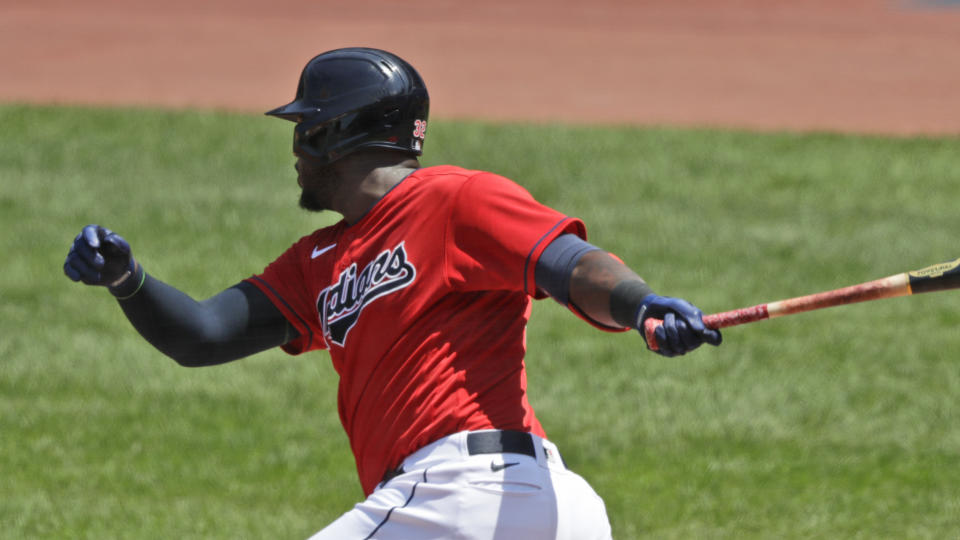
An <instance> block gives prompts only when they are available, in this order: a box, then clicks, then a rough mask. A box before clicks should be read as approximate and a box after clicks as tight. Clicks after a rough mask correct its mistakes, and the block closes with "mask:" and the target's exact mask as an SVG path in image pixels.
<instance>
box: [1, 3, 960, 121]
mask: <svg viewBox="0 0 960 540" xmlns="http://www.w3.org/2000/svg"><path fill="white" fill-rule="evenodd" d="M478 4H479V3H467V2H449V1H446V0H418V1H417V2H398V1H394V0H364V1H355V2H342V3H341V2H313V1H308V0H276V1H273V2H269V3H267V2H260V1H255V0H229V1H228V0H210V1H204V2H197V1H187V0H168V1H164V2H147V1H145V0H133V1H121V0H88V1H85V2H73V1H67V0H37V1H34V2H20V1H19V0H0V13H2V17H0V73H2V75H0V100H2V101H8V102H9V101H17V102H30V103H38V102H39V103H50V102H54V103H70V104H120V105H141V104H146V105H160V106H165V107H175V108H184V107H215V108H225V109H229V110H243V111H263V110H266V109H268V108H270V107H273V106H275V105H278V104H280V103H282V102H284V101H286V100H288V99H289V98H290V97H291V96H292V94H293V92H294V89H295V85H296V81H297V75H298V73H299V71H300V69H301V68H302V66H303V64H304V63H306V61H307V60H308V59H309V58H310V57H311V56H313V55H314V54H316V53H318V52H322V51H324V50H327V49H331V48H337V47H342V46H352V45H365V46H374V47H381V48H385V49H390V50H393V51H395V52H397V53H398V54H400V55H401V56H404V57H405V58H407V59H409V60H410V61H411V62H412V63H413V64H414V65H415V66H417V68H418V69H419V70H420V71H421V72H422V74H423V75H424V77H425V78H426V80H427V81H428V84H429V87H430V89H431V97H432V112H433V115H434V118H437V117H447V118H451V117H456V118H482V119H492V120H506V121H527V120H532V121H568V122H589V123H631V124H667V125H689V126H728V127H742V128H750V129H760V130H769V129H790V130H832V131H833V130H835V131H847V132H863V133H890V134H917V133H924V134H958V133H960V2H955V1H947V0H939V1H937V0H928V1H926V2H923V1H920V0H915V1H913V2H908V1H906V0H903V1H883V0H834V1H827V0H813V1H807V2H769V1H765V0H738V1H730V2H712V1H709V0H690V1H680V2H677V1H669V0H653V1H644V2H633V1H628V0H593V1H591V2H555V1H548V0H526V1H523V2H516V1H513V0H486V1H485V2H483V3H482V6H481V7H477V5H478Z"/></svg>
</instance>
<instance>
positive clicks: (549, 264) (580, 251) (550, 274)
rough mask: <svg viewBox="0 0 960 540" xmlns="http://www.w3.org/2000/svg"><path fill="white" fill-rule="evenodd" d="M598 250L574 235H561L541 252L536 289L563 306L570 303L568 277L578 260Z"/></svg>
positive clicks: (538, 261)
mask: <svg viewBox="0 0 960 540" xmlns="http://www.w3.org/2000/svg"><path fill="white" fill-rule="evenodd" d="M599 249H600V248H598V247H596V246H594V245H593V244H590V243H589V242H586V241H585V240H582V239H581V238H580V237H579V236H577V235H575V234H562V235H560V236H558V237H557V238H556V239H555V240H554V241H553V242H550V244H549V245H548V246H547V248H546V249H544V250H543V254H541V255H540V258H539V259H538V260H537V269H536V274H535V275H536V282H537V288H539V289H542V290H544V291H546V293H547V294H549V295H550V297H551V298H553V299H554V300H556V301H557V302H559V303H560V304H561V305H563V306H568V304H569V303H570V277H571V275H573V269H574V268H575V267H576V266H577V263H578V262H579V261H580V258H581V257H583V256H584V255H585V254H587V253H589V252H591V251H598V250H599Z"/></svg>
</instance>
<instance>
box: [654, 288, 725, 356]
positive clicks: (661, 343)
mask: <svg viewBox="0 0 960 540" xmlns="http://www.w3.org/2000/svg"><path fill="white" fill-rule="evenodd" d="M650 317H656V318H658V319H663V324H661V325H660V326H657V329H656V331H655V332H654V336H655V337H656V340H657V347H658V348H657V350H656V352H657V353H658V354H662V355H663V356H679V355H683V354H686V353H688V352H690V351H692V350H694V349H696V348H697V347H699V346H700V345H703V344H704V343H709V344H710V345H719V344H720V342H721V341H722V340H723V336H722V335H720V331H719V330H714V329H712V328H707V327H706V326H704V324H703V312H701V311H700V310H699V309H698V308H697V307H696V306H694V305H693V304H691V303H690V302H687V301H686V300H683V299H680V298H670V297H667V296H657V295H655V294H650V295H647V296H645V297H644V298H643V300H642V301H641V303H640V309H639V310H638V311H637V329H638V330H639V331H640V333H641V334H643V332H644V325H643V323H644V322H645V321H646V320H647V319H648V318H650ZM648 348H649V347H648Z"/></svg>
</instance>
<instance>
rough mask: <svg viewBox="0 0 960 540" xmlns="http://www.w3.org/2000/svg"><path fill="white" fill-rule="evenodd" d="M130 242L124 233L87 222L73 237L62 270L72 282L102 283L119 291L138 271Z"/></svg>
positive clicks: (112, 290)
mask: <svg viewBox="0 0 960 540" xmlns="http://www.w3.org/2000/svg"><path fill="white" fill-rule="evenodd" d="M138 270H139V268H138V266H137V262H136V261H135V260H134V258H133V255H132V254H131V252H130V244H128V243H127V241H126V240H124V239H123V237H122V236H120V235H118V234H117V233H115V232H113V231H111V230H110V229H106V228H103V227H101V226H99V225H87V226H86V227H84V228H83V230H82V231H80V234H78V235H77V237H76V238H74V240H73V245H72V246H71V247H70V252H69V253H67V259H66V261H65V262H64V263H63V272H64V273H65V274H66V275H67V277H68V278H70V279H72V280H73V281H80V282H83V283H85V284H87V285H100V286H103V287H107V288H109V289H110V292H112V293H114V294H116V293H117V292H118V291H122V290H124V289H126V288H127V287H124V285H127V284H128V281H129V280H130V279H131V277H133V276H135V275H137V274H138Z"/></svg>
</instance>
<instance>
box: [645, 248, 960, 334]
mask: <svg viewBox="0 0 960 540" xmlns="http://www.w3.org/2000/svg"><path fill="white" fill-rule="evenodd" d="M957 288H960V259H956V260H954V261H951V262H946V263H942V264H935V265H933V266H928V267H926V268H921V269H920V270H914V271H912V272H904V273H902V274H896V275H893V276H890V277H885V278H883V279H877V280H873V281H867V282H865V283H860V284H858V285H851V286H849V287H843V288H840V289H833V290H831V291H825V292H821V293H816V294H810V295H807V296H798V297H796V298H788V299H786V300H779V301H777V302H770V303H767V304H759V305H756V306H751V307H746V308H741V309H734V310H731V311H724V312H721V313H714V314H712V315H705V316H704V317H703V324H705V325H706V326H707V327H708V328H714V329H719V328H726V327H728V326H737V325H741V324H747V323H752V322H756V321H762V320H764V319H772V318H775V317H783V316H784V315H793V314H794V313H803V312H804V311H812V310H815V309H823V308H828V307H833V306H841V305H844V304H855V303H857V302H866V301H868V300H879V299H881V298H895V297H898V296H908V295H911V294H920V293H927V292H934V291H945V290H948V289H957ZM661 324H663V321H662V320H660V319H654V318H652V317H651V318H649V319H647V320H646V321H644V328H643V330H644V331H643V335H644V339H646V341H647V346H648V347H650V349H651V350H654V351H655V350H657V348H658V347H657V340H656V337H655V336H654V332H655V331H656V329H657V327H658V326H660V325H661Z"/></svg>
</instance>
